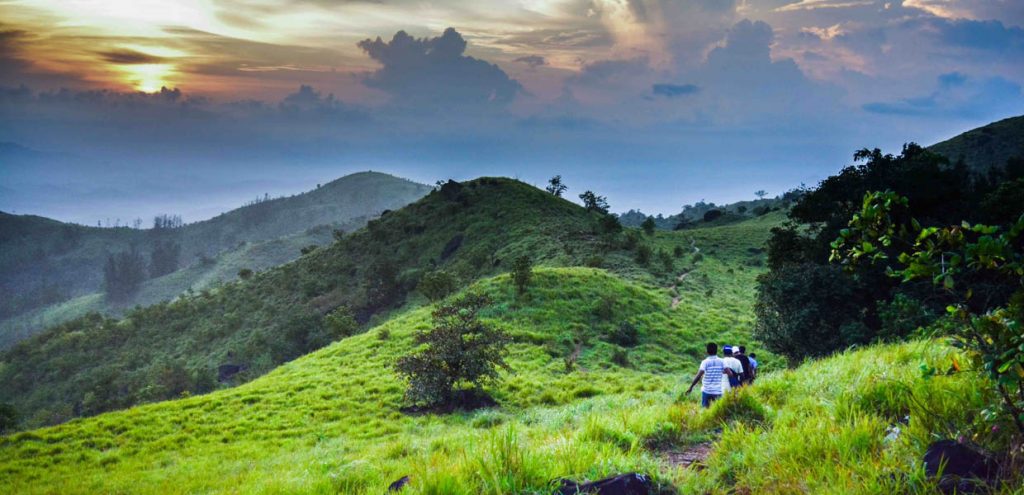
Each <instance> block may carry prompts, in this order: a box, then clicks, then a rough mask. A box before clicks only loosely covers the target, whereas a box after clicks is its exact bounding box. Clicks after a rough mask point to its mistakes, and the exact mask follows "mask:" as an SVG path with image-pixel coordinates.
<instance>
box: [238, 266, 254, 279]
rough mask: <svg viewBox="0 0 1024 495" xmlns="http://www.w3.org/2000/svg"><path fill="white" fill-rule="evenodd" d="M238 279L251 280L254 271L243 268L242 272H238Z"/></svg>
mask: <svg viewBox="0 0 1024 495" xmlns="http://www.w3.org/2000/svg"><path fill="white" fill-rule="evenodd" d="M238 278H240V279H242V280H249V279H250V278H252V270H250V269H248V268H242V269H241V270H238Z"/></svg>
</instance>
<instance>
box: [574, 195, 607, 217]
mask: <svg viewBox="0 0 1024 495" xmlns="http://www.w3.org/2000/svg"><path fill="white" fill-rule="evenodd" d="M580 200H582V201H583V207H584V208H586V209H587V211H596V212H598V213H608V200H607V199H605V197H604V196H598V195H596V194H594V192H593V191H585V192H584V193H583V194H580Z"/></svg>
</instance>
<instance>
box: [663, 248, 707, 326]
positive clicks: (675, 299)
mask: <svg viewBox="0 0 1024 495" xmlns="http://www.w3.org/2000/svg"><path fill="white" fill-rule="evenodd" d="M690 247H691V248H693V253H694V254H697V253H700V248H699V247H697V241H695V240H692V239H691V240H690ZM691 271H692V270H686V271H685V272H683V273H680V274H679V276H678V277H676V283H675V284H674V285H672V286H671V287H669V288H668V291H669V293H670V294H672V302H671V303H670V304H669V307H670V308H671V309H676V307H678V306H679V303H680V302H682V296H680V295H679V284H680V283H682V282H683V281H684V280H686V277H687V276H688V275H689V274H690V272H691Z"/></svg>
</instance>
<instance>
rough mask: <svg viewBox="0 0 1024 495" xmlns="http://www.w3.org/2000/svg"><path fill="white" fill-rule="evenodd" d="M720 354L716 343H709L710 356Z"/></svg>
mask: <svg viewBox="0 0 1024 495" xmlns="http://www.w3.org/2000/svg"><path fill="white" fill-rule="evenodd" d="M716 354H718V344H716V343H714V342H709V343H708V356H714V355H716Z"/></svg>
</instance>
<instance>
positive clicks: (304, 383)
mask: <svg viewBox="0 0 1024 495" xmlns="http://www.w3.org/2000/svg"><path fill="white" fill-rule="evenodd" d="M734 228H741V227H739V226H736V227H734ZM683 235H685V234H683ZM703 240H704V241H709V240H710V239H709V238H704V239H703ZM722 249H723V252H724V251H725V247H723V248H722ZM737 255H738V256H739V257H740V258H743V256H742V253H737ZM726 266H728V267H727V268H725V267H726ZM723 268H724V270H725V271H726V272H727V271H728V270H732V271H733V272H734V273H733V275H738V276H739V277H738V278H739V280H738V281H737V282H736V286H735V287H730V286H729V285H728V284H726V282H725V280H722V279H721V278H720V277H717V276H716V277H713V278H712V277H710V276H709V278H712V280H713V282H712V283H714V281H717V282H719V283H721V284H722V285H721V286H719V287H718V288H717V290H716V291H715V295H714V296H713V297H711V298H707V297H703V294H701V295H699V296H698V295H693V296H692V297H686V298H685V299H686V304H680V305H679V306H678V307H677V308H676V309H671V308H670V305H669V304H668V302H669V293H668V291H667V290H665V289H662V288H658V287H651V286H649V285H643V284H639V283H635V282H631V281H628V280H626V279H624V278H621V277H618V276H616V275H614V274H612V273H610V272H608V271H605V270H601V269H590V268H543V269H538V270H536V272H535V277H534V281H533V284H532V285H531V287H530V289H529V291H528V293H527V294H526V295H525V296H521V297H517V296H516V295H515V294H514V289H513V287H512V286H511V284H510V283H509V279H508V277H507V275H499V276H497V277H493V278H489V279H486V280H483V281H481V282H479V283H476V284H474V285H473V286H471V287H469V288H467V289H466V290H470V291H478V292H482V293H485V294H487V295H489V296H490V297H491V298H492V301H493V304H492V305H491V306H490V307H489V308H488V309H487V310H486V312H485V314H484V315H483V318H484V320H485V321H486V322H488V323H491V324H493V325H496V326H499V327H501V328H503V329H505V330H506V331H508V332H509V333H510V334H511V335H512V337H513V344H512V345H511V346H510V350H509V354H508V358H507V360H508V362H509V364H510V366H511V372H509V373H507V374H506V375H505V376H504V379H503V380H502V381H501V382H500V383H499V384H498V385H497V386H496V387H494V388H493V389H492V390H490V392H491V394H492V395H493V396H494V398H495V399H496V400H497V401H498V403H499V404H500V407H498V408H493V409H483V410H477V411H473V412H463V413H455V414H451V415H412V414H406V413H403V412H402V411H401V410H400V407H401V406H402V404H403V397H402V394H403V384H402V383H401V382H400V381H399V380H398V378H397V377H396V375H395V374H394V372H393V370H392V369H391V366H392V364H393V363H394V361H395V360H396V358H397V357H398V356H400V355H402V354H403V353H405V352H407V351H408V350H409V349H410V348H411V347H412V345H413V343H412V334H413V332H414V331H415V330H417V329H422V328H426V327H427V326H429V325H430V315H429V307H422V308H420V309H415V310H411V311H408V312H406V313H404V314H402V315H400V316H397V317H395V318H393V319H391V320H389V321H387V322H386V323H384V324H382V325H379V326H377V327H375V328H373V329H371V330H370V331H368V332H366V333H363V334H360V335H356V336H352V337H348V338H345V339H343V340H341V341H338V342H336V343H334V344H332V345H330V346H328V347H326V348H323V349H321V350H319V351H316V352H314V353H312V354H309V355H307V356H304V357H302V358H299V359H297V360H295V361H292V362H289V363H287V364H285V365H282V366H280V367H279V368H277V369H275V370H274V371H272V372H270V373H268V374H266V375H264V376H262V377H260V378H258V379H256V380H254V381H252V382H250V383H247V384H244V385H241V386H238V387H235V388H231V389H227V390H221V391H217V392H213V393H210V394H207V395H203V396H196V397H186V398H182V399H178V400H173V401H167V402H161V403H156V404H149V405H143V406H138V407H135V408H132V409H128V410H124V411H117V412H111V413H106V414H103V415H100V416H96V417H92V418H86V419H77V420H73V421H71V422H68V423H66V424H63V425H60V426H56V427H50V428H44V429H39V430H34V431H28V432H22V433H17V434H14V435H10V436H7V437H4V438H3V439H0V483H2V486H4V487H6V488H5V490H4V492H5V493H54V494H56V493H61V494H64V493H382V492H383V491H384V490H385V489H386V487H387V485H388V483H390V482H391V481H393V480H395V479H397V478H399V477H401V476H404V475H410V476H411V479H412V482H411V485H410V492H409V493H418V494H419V493H422V494H456V493H465V494H476V493H493V494H499V493H550V482H551V481H552V480H554V479H557V478H560V477H572V478H579V479H596V478H600V477H602V476H607V475H612V474H616V473H621V472H628V471H639V472H644V473H649V474H650V475H652V476H653V478H654V479H655V481H656V484H657V485H658V486H659V487H661V488H662V489H663V490H665V492H666V493H673V492H672V491H671V490H672V489H673V488H671V487H675V489H678V490H679V493H723V494H724V493H740V492H741V490H746V491H745V492H742V493H931V492H933V491H934V488H933V487H932V486H931V485H930V484H929V482H927V481H926V480H925V479H924V477H923V473H922V472H921V465H920V462H919V459H920V455H921V454H922V452H923V449H924V447H925V446H926V445H927V443H928V442H930V441H931V440H932V439H933V438H935V437H937V436H943V437H944V436H948V435H950V434H952V433H959V434H964V435H970V434H972V432H970V431H966V430H965V431H960V432H950V431H947V430H948V429H949V425H970V424H971V417H970V414H971V411H975V410H977V409H979V408H980V407H981V404H983V402H984V399H985V397H984V393H985V392H984V391H985V390H988V388H986V387H985V386H984V383H983V382H981V380H980V379H979V378H978V377H977V375H973V374H966V373H961V374H953V375H948V376H947V375H939V376H932V377H930V378H924V377H922V374H921V371H920V367H921V365H926V366H932V367H936V368H939V369H946V368H948V367H949V366H950V363H951V360H952V359H953V358H955V357H956V354H955V353H954V352H953V351H952V350H951V349H949V348H947V347H945V346H944V345H942V344H941V343H937V342H934V341H928V340H922V341H913V342H909V343H904V344H899V345H883V346H875V347H871V348H867V349H861V350H852V351H849V352H846V353H843V354H840V355H837V356H835V357H832V358H828V359H825V360H821V361H817V362H812V363H808V364H805V365H803V366H801V367H798V368H795V369H785V367H783V366H782V365H781V362H780V361H778V360H777V359H774V358H772V357H770V356H767V355H765V356H764V357H763V358H762V359H761V362H762V363H763V364H762V369H765V370H772V371H770V372H768V373H767V374H766V375H765V376H764V377H763V378H762V379H761V380H759V382H758V383H757V384H756V385H755V386H754V387H753V388H752V389H750V390H749V391H744V392H743V393H739V394H735V395H734V396H731V397H729V398H728V399H727V400H723V401H720V402H718V403H717V404H716V405H715V406H714V407H712V408H711V409H710V410H707V411H701V410H700V409H699V406H698V404H697V397H696V395H697V394H694V395H693V396H690V397H686V396H683V395H682V392H683V391H684V390H685V387H686V385H687V384H688V380H689V378H690V377H691V376H692V374H693V372H694V370H695V368H696V364H697V362H698V360H699V359H700V358H701V354H702V350H703V349H702V347H703V343H704V342H705V341H706V340H708V339H714V340H717V341H721V342H735V343H742V342H744V341H745V339H747V338H748V337H747V335H749V326H750V324H751V317H750V313H751V311H750V307H749V306H750V294H749V292H745V291H743V290H739V289H738V288H737V287H738V286H740V285H741V284H742V283H743V282H746V281H744V280H742V279H743V278H744V275H743V274H744V273H747V272H748V271H747V270H745V269H738V268H737V267H735V266H733V264H729V263H724V262H723V264H722V267H717V266H715V264H714V263H707V262H705V261H701V262H698V263H697V268H695V272H701V271H704V270H707V272H705V273H711V274H716V273H717V271H718V270H719V269H723ZM751 273H752V270H751ZM750 276H752V275H750ZM684 292H685V291H684ZM623 322H628V323H630V324H632V325H635V326H636V328H637V329H638V335H639V338H638V339H637V341H636V342H635V345H631V346H630V347H623V346H620V345H618V344H614V343H611V342H609V340H611V339H610V338H609V336H610V335H611V334H612V333H613V331H614V329H615V328H616V327H617V326H618V325H620V324H622V323H623ZM573 352H578V356H579V357H578V360H577V364H576V366H575V368H574V369H568V368H567V366H566V364H565V357H566V356H567V355H569V354H571V353H573ZM622 354H625V359H623V358H622V357H621V355H622ZM617 355H618V356H617ZM759 355H760V353H759ZM906 417H909V421H908V422H907V424H903V423H901V420H903V421H905V420H904V418H906ZM893 425H898V426H900V427H901V429H902V432H901V434H900V435H898V436H897V437H895V438H892V439H888V440H887V439H886V435H887V428H889V427H891V426H893ZM705 442H713V444H712V445H713V447H712V450H711V454H710V456H709V457H708V458H707V459H706V460H705V461H704V462H703V464H704V469H702V470H698V469H695V468H693V467H683V466H679V465H675V464H673V462H671V461H670V460H669V452H680V451H685V450H686V449H688V448H690V447H692V446H693V445H695V444H702V443H705ZM1006 493H1012V491H1007V492H1006Z"/></svg>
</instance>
